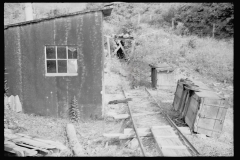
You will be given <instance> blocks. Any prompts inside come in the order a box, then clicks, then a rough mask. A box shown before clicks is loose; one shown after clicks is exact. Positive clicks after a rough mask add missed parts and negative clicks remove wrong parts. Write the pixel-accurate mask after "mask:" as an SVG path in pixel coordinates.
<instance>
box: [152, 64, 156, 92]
mask: <svg viewBox="0 0 240 160" xmlns="http://www.w3.org/2000/svg"><path fill="white" fill-rule="evenodd" d="M151 78H152V88H153V89H156V88H157V69H156V68H154V67H153V66H152V68H151Z"/></svg>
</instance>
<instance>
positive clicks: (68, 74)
mask: <svg viewBox="0 0 240 160" xmlns="http://www.w3.org/2000/svg"><path fill="white" fill-rule="evenodd" d="M47 46H53V47H55V56H56V57H55V59H47V52H46V51H47ZM58 46H64V47H66V54H67V58H66V59H58V58H57V47H58ZM69 46H70V47H71V46H74V47H77V46H75V45H45V49H44V50H45V76H48V77H55V76H77V75H78V72H77V73H47V60H55V61H56V72H58V63H57V61H58V60H67V70H68V60H74V59H68V47H69ZM75 60H77V59H75ZM77 67H78V66H77Z"/></svg>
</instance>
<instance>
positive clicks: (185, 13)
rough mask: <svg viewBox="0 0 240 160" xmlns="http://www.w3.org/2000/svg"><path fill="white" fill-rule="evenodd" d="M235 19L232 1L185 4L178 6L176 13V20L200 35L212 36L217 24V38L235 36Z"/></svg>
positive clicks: (192, 32) (191, 31)
mask: <svg viewBox="0 0 240 160" xmlns="http://www.w3.org/2000/svg"><path fill="white" fill-rule="evenodd" d="M233 19H234V18H233V4H232V3H196V4H185V5H183V6H181V7H179V8H178V10H177V14H176V20H178V21H181V22H183V23H184V25H185V26H186V27H187V28H188V29H189V31H190V33H191V34H195V35H198V36H212V28H213V24H215V37H216V38H227V37H232V36H233Z"/></svg>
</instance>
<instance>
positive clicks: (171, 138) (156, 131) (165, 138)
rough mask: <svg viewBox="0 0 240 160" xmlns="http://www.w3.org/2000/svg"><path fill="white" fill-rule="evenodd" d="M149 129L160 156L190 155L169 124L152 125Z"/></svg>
mask: <svg viewBox="0 0 240 160" xmlns="http://www.w3.org/2000/svg"><path fill="white" fill-rule="evenodd" d="M151 131H152V134H153V137H154V138H155V141H156V142H157V145H158V149H159V152H160V154H161V155H162V156H166V157H182V156H192V155H191V153H190V152H189V150H188V149H187V147H186V146H185V145H184V144H183V143H182V141H181V140H180V139H179V136H178V135H177V134H176V133H175V132H174V130H173V128H172V127H171V126H169V125H167V126H152V127H151Z"/></svg>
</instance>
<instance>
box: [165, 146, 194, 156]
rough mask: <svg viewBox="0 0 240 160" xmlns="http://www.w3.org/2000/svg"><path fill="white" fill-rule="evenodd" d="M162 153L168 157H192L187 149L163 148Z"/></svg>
mask: <svg viewBox="0 0 240 160" xmlns="http://www.w3.org/2000/svg"><path fill="white" fill-rule="evenodd" d="M162 153H163V155H164V156H166V157H182V156H192V155H191V154H190V153H189V151H188V150H187V149H171V148H162Z"/></svg>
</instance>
